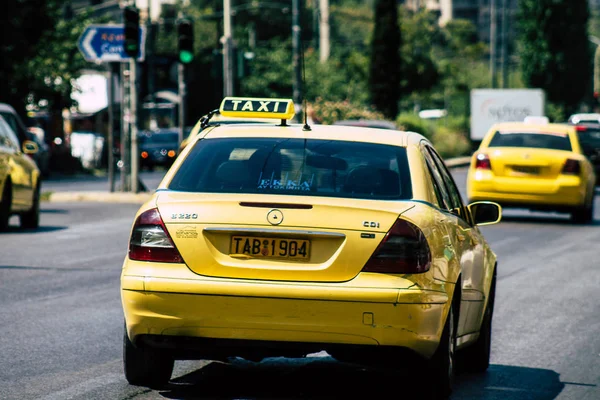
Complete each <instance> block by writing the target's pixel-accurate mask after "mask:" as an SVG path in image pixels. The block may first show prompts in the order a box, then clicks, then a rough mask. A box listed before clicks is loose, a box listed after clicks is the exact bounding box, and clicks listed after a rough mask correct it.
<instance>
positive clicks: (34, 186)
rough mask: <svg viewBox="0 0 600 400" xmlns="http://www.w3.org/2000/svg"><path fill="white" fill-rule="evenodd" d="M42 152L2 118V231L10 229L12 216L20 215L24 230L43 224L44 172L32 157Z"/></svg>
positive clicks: (0, 182) (0, 120) (0, 189)
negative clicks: (41, 192)
mask: <svg viewBox="0 0 600 400" xmlns="http://www.w3.org/2000/svg"><path fill="white" fill-rule="evenodd" d="M38 150H39V148H38V145H37V144H36V143H35V142H33V141H30V140H27V137H23V138H20V137H19V136H18V135H17V133H16V132H15V131H14V130H13V128H12V127H11V125H10V124H9V123H8V122H7V121H6V119H5V118H4V117H3V116H1V115H0V232H2V231H5V230H7V229H8V224H9V221H10V217H11V216H12V215H18V216H19V222H20V226H21V228H25V229H35V228H37V227H38V226H39V224H40V190H41V173H40V170H39V168H38V167H37V165H36V164H35V161H34V160H33V158H32V156H33V155H34V154H36V153H37V151H38Z"/></svg>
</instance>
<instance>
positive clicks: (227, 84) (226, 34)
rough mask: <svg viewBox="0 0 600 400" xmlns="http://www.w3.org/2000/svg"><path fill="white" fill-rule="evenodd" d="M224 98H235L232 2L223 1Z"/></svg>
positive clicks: (229, 0) (228, 0)
mask: <svg viewBox="0 0 600 400" xmlns="http://www.w3.org/2000/svg"><path fill="white" fill-rule="evenodd" d="M222 42H223V96H225V97H226V96H233V60H232V51H231V50H232V49H231V47H232V46H231V45H232V40H231V0H223V38H222Z"/></svg>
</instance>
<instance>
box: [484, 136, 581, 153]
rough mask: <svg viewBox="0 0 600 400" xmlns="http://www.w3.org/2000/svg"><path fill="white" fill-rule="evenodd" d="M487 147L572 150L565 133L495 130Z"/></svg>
mask: <svg viewBox="0 0 600 400" xmlns="http://www.w3.org/2000/svg"><path fill="white" fill-rule="evenodd" d="M489 147H529V148H534V149H552V150H567V151H571V150H573V149H572V148H571V141H570V140H569V135H567V133H566V132H565V133H543V132H536V133H528V132H496V133H495V134H494V137H493V138H492V141H491V142H490V144H489Z"/></svg>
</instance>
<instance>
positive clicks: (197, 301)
mask: <svg viewBox="0 0 600 400" xmlns="http://www.w3.org/2000/svg"><path fill="white" fill-rule="evenodd" d="M145 280H146V278H143V277H140V276H127V275H125V274H124V275H123V276H122V278H121V284H122V290H121V297H122V303H123V309H124V313H125V320H126V324H127V331H128V334H129V337H130V339H131V340H132V341H133V342H134V343H136V342H137V341H138V340H140V341H142V342H145V343H146V344H149V345H154V346H160V344H161V343H162V344H163V345H164V346H165V347H167V348H174V349H178V350H180V351H181V350H185V348H186V346H188V345H189V349H190V350H193V347H194V343H197V341H194V340H191V339H199V340H200V339H204V340H209V341H210V340H218V341H219V343H222V342H224V341H225V342H227V341H228V340H233V341H236V342H235V343H240V342H239V341H251V342H253V341H259V342H261V343H267V342H269V343H271V342H272V343H281V344H289V345H291V344H294V346H297V344H299V343H300V344H304V346H305V347H306V348H307V349H312V350H314V351H319V349H320V350H326V349H327V348H328V347H329V346H338V347H339V346H349V347H352V346H371V347H372V346H393V347H395V348H406V349H409V350H411V351H412V352H415V353H417V354H418V355H420V356H422V357H425V358H429V357H431V356H432V355H433V353H434V352H435V350H436V348H437V346H438V342H439V338H440V336H441V332H442V329H443V326H444V322H445V316H446V315H447V312H448V308H449V301H448V295H447V294H446V293H444V292H440V291H431V290H420V289H416V290H415V289H409V290H407V289H395V290H390V289H388V288H383V289H382V288H348V287H345V288H339V287H336V286H335V285H323V286H314V285H310V284H302V285H293V284H289V283H285V282H273V283H266V284H265V283H264V282H263V283H261V284H260V285H254V284H252V283H248V282H247V281H239V282H237V283H236V282H234V280H223V282H222V284H221V285H219V284H218V283H216V280H215V279H210V280H207V281H203V280H202V279H195V280H194V281H189V280H179V279H166V280H163V281H162V284H161V279H157V278H152V279H149V280H151V281H152V285H150V286H154V287H155V288H159V287H162V289H163V291H153V290H148V287H147V286H148V285H146V284H145V283H144V281H145ZM143 288H145V290H144V289H143ZM353 292H354V296H351V294H352V293H353ZM235 293H239V294H238V295H236V294H235ZM186 343H188V345H186ZM183 353H184V354H185V351H184V352H183ZM238 355H239V354H238ZM184 358H185V357H184Z"/></svg>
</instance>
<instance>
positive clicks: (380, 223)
mask: <svg viewBox="0 0 600 400" xmlns="http://www.w3.org/2000/svg"><path fill="white" fill-rule="evenodd" d="M157 206H158V209H159V212H160V214H161V216H162V219H163V221H164V223H165V226H166V228H167V230H168V231H169V234H170V235H171V238H172V239H173V241H174V243H175V246H176V247H177V249H178V250H179V252H180V254H181V256H182V257H183V259H184V261H185V263H186V264H187V266H188V267H189V268H190V269H191V270H192V271H194V272H195V273H197V274H200V275H206V276H213V277H227V278H244V279H264V280H288V281H312V282H340V281H347V280H350V279H352V278H353V277H355V276H356V275H357V274H358V273H359V272H360V270H361V269H362V267H363V266H364V264H365V263H366V262H367V260H368V259H369V257H370V256H371V254H372V253H373V252H374V251H375V249H376V247H377V245H378V244H379V242H380V241H381V239H383V237H384V236H385V234H386V233H387V231H388V230H389V229H390V228H391V226H392V225H393V223H394V222H395V221H396V219H397V218H398V216H399V215H400V214H401V213H402V212H404V211H406V210H408V209H410V208H411V207H413V204H412V203H411V202H410V201H389V202H386V201H373V200H356V199H343V198H335V199H331V198H326V197H321V198H319V197H311V198H308V197H302V196H273V195H235V194H198V193H184V192H162V193H160V194H159V196H158V199H157Z"/></svg>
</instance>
